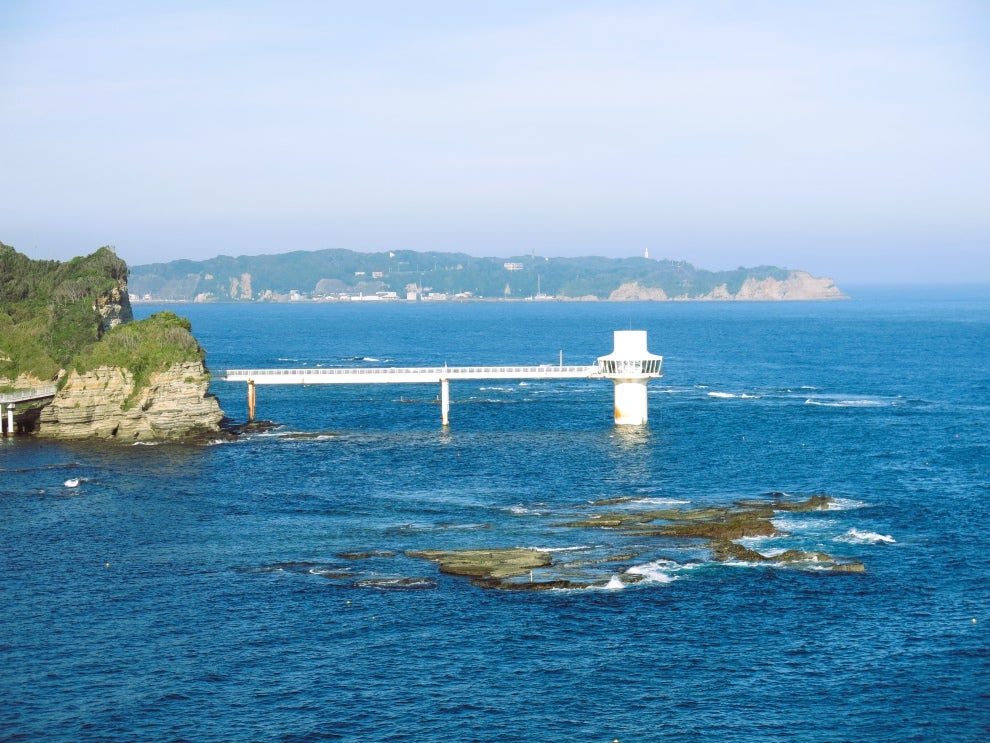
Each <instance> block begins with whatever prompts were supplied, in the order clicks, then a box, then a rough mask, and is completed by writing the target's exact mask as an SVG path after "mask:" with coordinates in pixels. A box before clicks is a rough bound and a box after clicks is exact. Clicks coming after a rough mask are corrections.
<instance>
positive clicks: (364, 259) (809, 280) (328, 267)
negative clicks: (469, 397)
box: [129, 249, 846, 302]
mask: <svg viewBox="0 0 990 743" xmlns="http://www.w3.org/2000/svg"><path fill="white" fill-rule="evenodd" d="M129 281H130V292H131V299H132V301H146V302H259V301H261V302H287V301H324V302H326V301H336V302H342V301H454V300H457V301H468V300H544V301H545V300H558V301H612V302H617V301H785V300H824V299H845V298H846V295H845V294H843V293H842V291H841V290H840V289H839V288H838V287H837V286H836V285H835V282H834V281H833V280H832V279H829V278H818V277H814V276H812V275H811V274H809V273H807V272H805V271H798V270H791V269H786V268H777V267H774V266H759V267H756V268H737V269H734V270H731V271H705V270H702V269H698V268H695V267H694V266H692V265H691V264H689V263H686V262H684V261H672V260H653V259H651V258H648V257H645V256H644V257H636V258H603V257H596V256H591V257H583V258H544V257H540V256H536V255H529V256H517V257H514V258H476V257H474V256H470V255H467V254H464V253H439V252H415V251H409V250H394V251H387V252H381V253H359V252H355V251H352V250H344V249H328V250H314V251H301V250H300V251H293V252H289V253H281V254H273V255H257V256H243V255H242V256H238V257H237V258H232V257H229V256H219V257H217V258H211V259H209V260H203V261H191V260H176V261H171V262H169V263H153V264H147V265H138V266H133V267H132V268H131V272H130V280H129Z"/></svg>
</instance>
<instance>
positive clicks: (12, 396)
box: [0, 384, 58, 405]
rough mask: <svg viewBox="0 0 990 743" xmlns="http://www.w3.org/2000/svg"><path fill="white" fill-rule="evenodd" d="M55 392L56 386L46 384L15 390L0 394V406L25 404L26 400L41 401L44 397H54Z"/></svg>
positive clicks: (56, 390)
mask: <svg viewBox="0 0 990 743" xmlns="http://www.w3.org/2000/svg"><path fill="white" fill-rule="evenodd" d="M56 392H58V385H55V384H46V385H43V386H41V387H32V388H31V389H26V390H15V391H14V392H0V405H6V404H9V403H14V402H26V401H28V400H43V399H44V398H46V397H55V393H56Z"/></svg>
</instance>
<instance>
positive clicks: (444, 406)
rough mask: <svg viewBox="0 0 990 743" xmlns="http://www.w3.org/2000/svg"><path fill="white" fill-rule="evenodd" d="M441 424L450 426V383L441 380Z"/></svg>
mask: <svg viewBox="0 0 990 743" xmlns="http://www.w3.org/2000/svg"><path fill="white" fill-rule="evenodd" d="M440 422H441V423H443V425H445V426H449V425H450V381H449V380H447V379H441V380H440Z"/></svg>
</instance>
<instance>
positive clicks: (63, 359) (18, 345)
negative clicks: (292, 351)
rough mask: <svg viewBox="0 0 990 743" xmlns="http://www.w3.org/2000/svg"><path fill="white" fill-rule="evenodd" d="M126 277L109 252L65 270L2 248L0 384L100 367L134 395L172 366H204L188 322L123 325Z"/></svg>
mask: <svg viewBox="0 0 990 743" xmlns="http://www.w3.org/2000/svg"><path fill="white" fill-rule="evenodd" d="M127 274H128V269H127V264H126V263H125V262H124V261H123V260H122V259H121V258H119V257H117V255H116V254H115V253H114V252H113V250H112V249H111V248H108V247H103V248H100V249H99V250H97V251H96V252H95V253H93V254H91V255H88V256H85V257H80V258H74V259H72V260H71V261H67V262H64V263H63V262H59V261H48V260H41V261H36V260H32V259H31V258H28V257H27V256H25V255H22V254H21V253H18V252H17V251H16V250H14V248H12V247H10V246H8V245H4V244H3V243H0V379H2V378H6V379H8V380H11V381H13V380H15V379H16V378H17V377H18V376H19V375H21V374H24V375H27V376H29V377H34V378H36V379H39V380H49V379H54V378H55V377H56V376H57V375H58V373H59V370H62V369H66V370H68V369H75V370H76V371H79V372H84V371H87V370H89V369H93V368H96V367H98V366H101V365H104V364H105V365H108V366H118V367H123V368H127V369H129V370H130V371H131V372H132V373H133V374H134V375H135V377H136V378H137V381H138V385H137V386H138V387H140V386H141V381H142V380H143V381H146V380H147V378H148V377H149V376H150V374H151V373H152V372H153V371H158V370H163V369H166V368H168V366H169V365H170V364H171V363H173V362H176V361H188V360H202V359H203V355H204V354H203V350H202V349H201V348H200V347H199V344H198V343H196V340H195V339H194V338H193V337H192V335H191V334H190V332H189V331H190V326H189V322H188V321H187V320H184V319H183V318H180V317H178V316H176V315H175V314H173V313H171V312H163V313H160V314H159V315H156V316H154V317H151V318H148V319H147V320H142V321H140V322H128V321H129V320H131V319H132V314H131V308H130V302H129V301H128V298H127ZM118 322H120V323H125V324H117V323H118ZM113 326H116V327H113ZM0 384H2V382H0Z"/></svg>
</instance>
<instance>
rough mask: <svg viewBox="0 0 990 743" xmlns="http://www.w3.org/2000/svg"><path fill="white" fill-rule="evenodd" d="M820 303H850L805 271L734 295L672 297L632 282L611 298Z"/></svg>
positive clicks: (748, 283) (751, 281)
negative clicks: (829, 300) (817, 301)
mask: <svg viewBox="0 0 990 743" xmlns="http://www.w3.org/2000/svg"><path fill="white" fill-rule="evenodd" d="M819 299H847V297H846V295H845V294H843V293H842V292H841V291H840V290H839V287H837V286H836V285H835V282H834V281H833V280H832V279H829V278H816V277H814V276H812V275H811V274H809V273H807V272H805V271H791V272H790V274H789V275H788V276H787V278H786V279H782V280H781V279H775V278H772V277H768V278H765V279H755V278H748V279H746V280H745V281H744V282H743V284H742V286H741V287H740V289H739V291H737V292H735V293H733V292H730V291H729V288H728V286H726V285H725V284H721V285H719V286H717V287H715V288H714V289H713V290H711V291H710V292H707V293H705V294H696V295H688V294H681V295H677V296H669V295H668V294H667V293H666V292H665V291H664V290H663V289H659V288H653V287H647V286H642V285H640V284H639V282H636V281H631V282H628V283H625V284H623V285H622V286H620V287H619V288H618V289H616V290H615V291H614V292H612V294H611V295H609V300H610V301H613V302H623V301H624V302H665V301H670V300H680V301H686V300H703V301H704V300H707V301H750V302H752V301H768V302H769V301H773V302H778V301H788V300H790V301H795V300H819Z"/></svg>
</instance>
